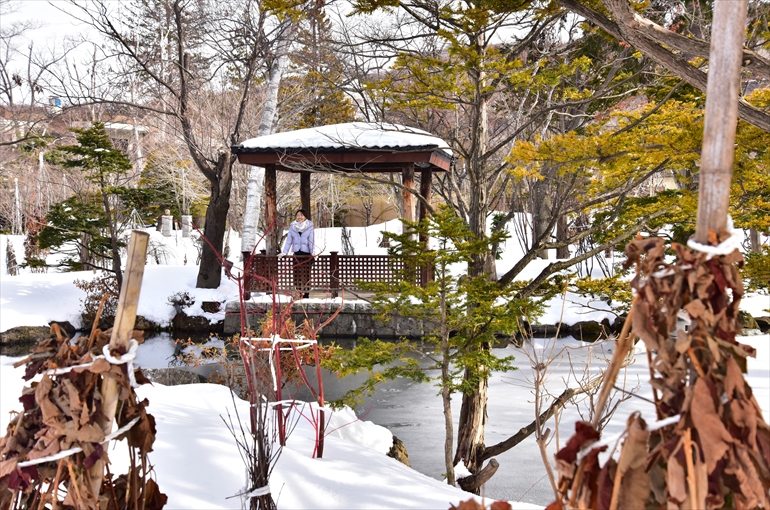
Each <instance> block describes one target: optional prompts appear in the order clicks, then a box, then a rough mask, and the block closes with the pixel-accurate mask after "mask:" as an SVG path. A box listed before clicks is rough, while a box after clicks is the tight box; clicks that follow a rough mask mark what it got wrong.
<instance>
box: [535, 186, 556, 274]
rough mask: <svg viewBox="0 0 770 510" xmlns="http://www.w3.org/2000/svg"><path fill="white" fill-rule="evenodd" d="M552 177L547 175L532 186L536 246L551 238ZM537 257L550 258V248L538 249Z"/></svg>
mask: <svg viewBox="0 0 770 510" xmlns="http://www.w3.org/2000/svg"><path fill="white" fill-rule="evenodd" d="M549 181H550V179H549V178H548V177H546V178H545V179H541V180H539V181H537V182H536V183H535V184H534V185H533V186H532V202H533V203H532V207H533V210H532V243H533V247H536V246H537V245H538V244H539V243H541V242H544V243H547V242H549V241H550V240H551V239H550V238H551V232H549V231H548V225H549V224H550V222H551V211H552V210H553V195H552V193H551V189H550V186H549V185H548V183H549ZM537 258H539V259H545V260H548V250H546V249H539V250H537Z"/></svg>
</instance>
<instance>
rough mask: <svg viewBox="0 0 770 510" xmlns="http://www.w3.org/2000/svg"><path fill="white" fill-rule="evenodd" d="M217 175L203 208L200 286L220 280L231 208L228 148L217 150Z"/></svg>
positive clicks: (215, 286) (209, 284) (201, 287)
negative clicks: (206, 206) (203, 238)
mask: <svg viewBox="0 0 770 510" xmlns="http://www.w3.org/2000/svg"><path fill="white" fill-rule="evenodd" d="M215 171H216V174H217V176H218V177H219V178H218V179H217V180H216V181H212V182H211V194H210V195H209V206H208V209H206V225H205V227H204V229H203V237H205V239H206V240H205V241H204V243H203V252H202V254H201V265H200V269H199V270H198V281H197V282H196V284H195V286H196V287H197V288H199V289H216V288H217V287H219V284H220V282H221V280H222V262H221V260H220V257H221V253H222V247H223V243H224V238H225V228H226V225H227V211H228V210H229V208H230V190H231V189H232V158H231V155H230V151H224V152H222V153H220V154H219V159H218V160H217V165H216V168H215Z"/></svg>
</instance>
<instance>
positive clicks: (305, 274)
mask: <svg viewBox="0 0 770 510" xmlns="http://www.w3.org/2000/svg"><path fill="white" fill-rule="evenodd" d="M313 262H314V260H313V256H312V254H311V253H308V252H305V251H295V252H294V268H293V270H294V289H295V290H296V291H297V292H299V293H300V294H302V295H303V296H304V297H309V294H310V269H311V268H312V267H313Z"/></svg>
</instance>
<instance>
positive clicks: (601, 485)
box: [596, 458, 617, 510]
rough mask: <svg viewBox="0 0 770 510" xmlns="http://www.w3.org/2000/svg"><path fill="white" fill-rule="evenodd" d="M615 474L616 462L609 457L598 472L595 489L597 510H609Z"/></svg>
mask: <svg viewBox="0 0 770 510" xmlns="http://www.w3.org/2000/svg"><path fill="white" fill-rule="evenodd" d="M615 476H617V463H616V462H615V459H612V458H610V459H609V460H608V461H607V463H606V464H604V467H603V468H602V470H601V471H600V472H599V479H598V481H597V489H596V492H597V494H596V508H597V510H609V508H610V504H611V503H612V493H613V490H614V485H615Z"/></svg>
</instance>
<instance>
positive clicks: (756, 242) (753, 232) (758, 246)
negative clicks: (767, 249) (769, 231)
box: [749, 228, 762, 253]
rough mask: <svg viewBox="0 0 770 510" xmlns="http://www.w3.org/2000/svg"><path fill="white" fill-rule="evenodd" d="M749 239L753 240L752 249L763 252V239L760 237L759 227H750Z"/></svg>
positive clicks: (755, 251)
mask: <svg viewBox="0 0 770 510" xmlns="http://www.w3.org/2000/svg"><path fill="white" fill-rule="evenodd" d="M749 239H750V240H751V251H753V252H754V253H759V252H761V251H762V240H761V239H760V238H759V231H758V230H757V229H755V228H752V229H749Z"/></svg>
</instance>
